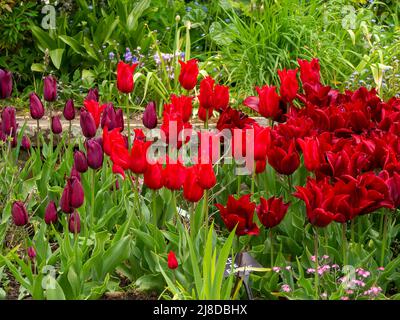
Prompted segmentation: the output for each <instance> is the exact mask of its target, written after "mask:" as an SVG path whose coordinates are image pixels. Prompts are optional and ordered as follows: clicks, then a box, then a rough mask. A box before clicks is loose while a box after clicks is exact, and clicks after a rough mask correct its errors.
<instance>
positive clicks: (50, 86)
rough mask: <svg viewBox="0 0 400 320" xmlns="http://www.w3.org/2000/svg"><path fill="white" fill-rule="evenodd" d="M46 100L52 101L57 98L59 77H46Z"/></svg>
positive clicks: (44, 89)
mask: <svg viewBox="0 0 400 320" xmlns="http://www.w3.org/2000/svg"><path fill="white" fill-rule="evenodd" d="M43 87H44V88H43V91H44V100H46V101H49V102H52V101H56V99H57V79H56V78H55V77H53V76H51V75H50V76H47V77H46V78H44V86H43Z"/></svg>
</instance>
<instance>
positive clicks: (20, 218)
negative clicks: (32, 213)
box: [11, 201, 29, 227]
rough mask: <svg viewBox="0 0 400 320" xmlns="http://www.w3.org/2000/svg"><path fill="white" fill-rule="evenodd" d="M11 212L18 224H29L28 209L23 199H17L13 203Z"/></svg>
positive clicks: (15, 222)
mask: <svg viewBox="0 0 400 320" xmlns="http://www.w3.org/2000/svg"><path fill="white" fill-rule="evenodd" d="M11 214H12V218H13V221H14V224H15V225H16V226H19V227H21V226H24V225H26V224H28V221H29V216H28V212H27V211H26V208H25V204H24V203H23V202H22V201H15V202H14V203H13V205H12V209H11Z"/></svg>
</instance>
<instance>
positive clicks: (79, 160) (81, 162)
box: [74, 151, 88, 173]
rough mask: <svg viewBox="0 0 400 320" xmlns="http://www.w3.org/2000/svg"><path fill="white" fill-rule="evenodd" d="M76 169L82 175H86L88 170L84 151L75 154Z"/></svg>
mask: <svg viewBox="0 0 400 320" xmlns="http://www.w3.org/2000/svg"><path fill="white" fill-rule="evenodd" d="M74 168H75V169H76V170H77V171H78V172H80V173H84V172H86V171H87V170H88V163H87V159H86V156H85V154H84V153H83V152H82V151H76V152H75V153H74Z"/></svg>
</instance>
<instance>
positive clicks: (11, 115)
mask: <svg viewBox="0 0 400 320" xmlns="http://www.w3.org/2000/svg"><path fill="white" fill-rule="evenodd" d="M1 120H2V121H1V130H2V131H3V133H4V134H5V135H6V136H9V135H11V134H12V135H15V133H16V132H17V120H16V117H15V108H13V107H5V108H4V110H3V112H2V113H1Z"/></svg>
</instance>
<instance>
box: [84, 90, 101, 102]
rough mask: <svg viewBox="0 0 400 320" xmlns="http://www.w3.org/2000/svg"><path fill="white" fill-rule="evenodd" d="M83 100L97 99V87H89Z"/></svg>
mask: <svg viewBox="0 0 400 320" xmlns="http://www.w3.org/2000/svg"><path fill="white" fill-rule="evenodd" d="M85 100H94V101H99V90H98V89H97V88H93V89H89V91H88V94H87V96H86V98H85Z"/></svg>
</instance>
